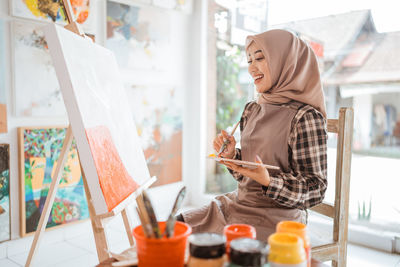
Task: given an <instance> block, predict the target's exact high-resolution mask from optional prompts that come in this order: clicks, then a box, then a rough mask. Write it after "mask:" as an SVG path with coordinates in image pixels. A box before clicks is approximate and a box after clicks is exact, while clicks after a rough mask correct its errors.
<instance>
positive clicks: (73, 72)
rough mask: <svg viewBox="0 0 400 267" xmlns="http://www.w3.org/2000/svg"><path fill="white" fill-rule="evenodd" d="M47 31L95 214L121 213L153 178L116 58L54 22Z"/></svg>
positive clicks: (102, 48)
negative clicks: (120, 210)
mask: <svg viewBox="0 0 400 267" xmlns="http://www.w3.org/2000/svg"><path fill="white" fill-rule="evenodd" d="M45 33H46V40H47V41H48V44H49V48H50V52H51V55H52V58H53V59H55V60H54V63H55V67H56V70H57V76H58V79H59V81H60V85H61V92H62V94H63V98H64V99H65V104H66V108H67V112H68V118H69V122H70V124H71V127H72V130H73V135H74V137H75V139H76V144H77V147H78V149H79V155H80V156H81V164H82V168H83V169H84V171H85V176H86V178H87V182H88V187H89V190H90V194H91V197H92V200H93V206H94V209H95V212H96V214H97V215H100V214H105V213H108V212H110V211H112V210H119V208H122V207H125V203H129V202H130V200H133V198H134V197H135V192H136V191H137V190H136V189H137V188H138V186H139V185H142V184H143V183H146V182H148V181H150V179H151V178H150V173H149V170H148V167H147V164H146V161H145V157H144V154H143V149H142V148H141V144H140V140H139V136H138V133H137V129H136V126H135V124H134V121H133V117H132V114H131V111H130V106H131V103H129V101H128V97H127V95H126V92H125V90H124V86H123V82H122V80H121V77H120V73H119V69H118V65H117V62H116V59H115V57H114V54H113V53H112V52H111V51H110V50H108V49H106V48H104V47H103V46H100V45H97V44H95V43H92V42H88V41H87V40H85V39H84V38H81V37H80V36H78V35H76V34H74V33H72V32H70V31H68V30H66V29H64V28H62V27H59V26H57V25H54V24H49V25H48V26H46V28H45Z"/></svg>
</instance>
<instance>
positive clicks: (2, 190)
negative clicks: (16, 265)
mask: <svg viewBox="0 0 400 267" xmlns="http://www.w3.org/2000/svg"><path fill="white" fill-rule="evenodd" d="M10 226H11V223H10V149H9V145H8V144H0V242H2V241H6V240H10V233H11V231H10V230H11V229H10Z"/></svg>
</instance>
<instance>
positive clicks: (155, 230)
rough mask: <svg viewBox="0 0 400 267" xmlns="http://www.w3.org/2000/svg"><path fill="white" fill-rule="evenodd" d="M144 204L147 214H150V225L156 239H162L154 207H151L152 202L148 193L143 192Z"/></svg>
mask: <svg viewBox="0 0 400 267" xmlns="http://www.w3.org/2000/svg"><path fill="white" fill-rule="evenodd" d="M142 195H143V203H144V207H145V208H146V211H147V214H149V219H150V224H151V227H152V228H153V233H154V237H155V238H161V232H160V227H158V222H157V218H156V214H155V213H154V209H153V206H152V205H151V201H150V198H149V196H148V195H147V193H146V191H143V193H142Z"/></svg>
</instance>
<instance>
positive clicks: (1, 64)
mask: <svg viewBox="0 0 400 267" xmlns="http://www.w3.org/2000/svg"><path fill="white" fill-rule="evenodd" d="M4 29H5V27H4V21H3V20H1V19H0V133H6V132H7V106H6V103H7V94H6V84H5V83H6V59H5V56H6V54H5V48H4V46H5V38H6V37H5V32H4Z"/></svg>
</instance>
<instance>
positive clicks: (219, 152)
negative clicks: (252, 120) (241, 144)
mask: <svg viewBox="0 0 400 267" xmlns="http://www.w3.org/2000/svg"><path fill="white" fill-rule="evenodd" d="M239 124H240V121H238V122H237V123H236V124H235V126H234V127H233V129H232V131H231V134H230V135H233V134H234V133H235V131H236V129H237V127H238V126H239ZM228 144H229V140H228V139H226V140H225V141H224V143H223V144H222V146H221V148H220V149H219V151H218V155H220V154H221V153H222V152H224V150H225V148H226V146H227V145H228Z"/></svg>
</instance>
